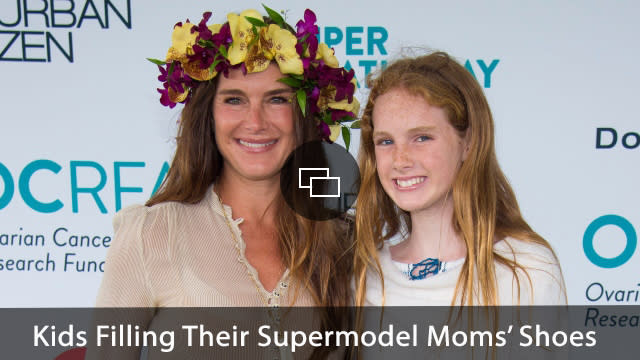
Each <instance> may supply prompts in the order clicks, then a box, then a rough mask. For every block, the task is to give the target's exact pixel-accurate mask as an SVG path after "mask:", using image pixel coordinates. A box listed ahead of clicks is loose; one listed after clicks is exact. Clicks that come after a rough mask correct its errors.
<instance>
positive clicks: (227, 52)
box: [97, 7, 359, 323]
mask: <svg viewBox="0 0 640 360" xmlns="http://www.w3.org/2000/svg"><path fill="white" fill-rule="evenodd" d="M265 9H266V10H267V13H268V16H264V17H263V16H262V15H261V14H260V13H259V12H258V11H256V10H246V11H243V12H242V13H240V14H236V13H231V14H228V15H227V20H228V21H227V22H225V23H224V24H214V25H207V22H208V20H209V18H210V16H211V13H205V14H204V17H203V19H202V21H200V22H199V23H198V24H193V23H190V22H188V21H187V22H184V23H178V24H176V25H175V26H174V29H173V36H172V40H173V41H172V46H171V47H170V48H169V51H168V53H167V57H166V60H164V61H158V60H152V61H153V62H155V63H156V64H158V66H159V68H160V71H161V75H160V77H159V79H160V80H161V81H162V82H163V87H162V88H160V89H158V91H159V92H160V94H161V99H160V101H161V103H162V104H163V105H166V106H170V107H174V106H175V105H176V103H184V104H185V106H184V109H183V110H182V114H181V117H180V122H179V133H178V136H177V149H176V153H175V157H174V159H173V162H172V165H171V168H170V170H169V172H168V175H167V178H166V179H165V181H164V183H163V184H162V186H161V188H160V189H159V191H158V192H157V193H156V194H155V195H154V196H153V197H152V198H151V199H150V200H149V201H148V202H147V203H146V206H133V207H129V208H127V209H125V210H123V211H121V212H120V213H118V214H117V215H116V217H115V219H114V228H115V240H114V242H113V245H112V246H111V248H110V250H109V252H108V254H107V260H106V270H105V274H104V278H103V281H102V285H101V287H100V291H99V295H98V301H97V304H98V306H100V307H123V306H124V307H149V308H151V307H194V306H195V307H211V306H216V307H218V306H221V307H278V306H323V307H324V306H326V307H340V306H347V305H349V304H351V302H352V299H351V292H350V276H351V269H352V256H351V255H350V254H351V253H350V244H349V241H348V238H349V237H348V234H347V231H346V230H347V229H346V226H344V225H345V224H344V223H343V222H341V221H340V220H334V221H313V220H309V219H306V218H304V217H302V216H300V215H297V214H296V213H295V212H294V211H293V210H291V209H290V208H289V207H288V206H287V205H286V204H285V202H284V201H283V198H282V195H281V194H280V187H279V182H280V170H281V168H282V167H283V164H284V163H285V161H286V160H287V157H288V156H289V154H290V153H291V152H292V151H293V150H294V149H295V148H296V147H297V146H298V145H301V144H302V143H305V142H308V141H312V140H320V139H326V140H329V138H330V137H331V134H332V133H334V134H337V133H339V131H335V129H338V130H340V128H345V127H347V125H345V123H346V122H348V121H351V120H353V119H354V117H355V115H356V114H357V112H358V106H359V105H358V102H357V100H356V99H355V98H354V97H353V93H354V91H355V79H354V78H353V75H354V73H353V70H351V71H347V70H345V69H344V68H342V67H339V65H338V61H337V59H336V58H335V56H334V55H333V50H332V49H329V48H328V47H327V45H326V44H324V43H321V44H318V40H317V37H316V35H317V33H318V27H317V26H316V25H315V21H316V19H315V15H314V13H313V12H312V11H311V10H306V12H305V14H304V19H303V20H300V21H299V22H298V23H297V31H294V30H293V28H292V27H291V26H290V25H288V24H287V23H286V22H285V21H284V19H283V18H282V17H281V16H280V14H278V13H277V12H275V11H273V10H271V9H269V8H267V7H265ZM331 139H333V138H332V137H331ZM337 314H338V313H336V312H329V311H327V312H326V313H325V314H323V321H324V322H325V323H326V322H332V321H336V320H339V319H337V318H336V317H337V316H338V315H337ZM149 321H150V320H149Z"/></svg>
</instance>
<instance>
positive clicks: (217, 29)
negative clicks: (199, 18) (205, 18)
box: [207, 24, 222, 35]
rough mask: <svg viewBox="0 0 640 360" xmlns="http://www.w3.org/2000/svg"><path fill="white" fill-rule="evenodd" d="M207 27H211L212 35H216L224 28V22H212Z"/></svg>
mask: <svg viewBox="0 0 640 360" xmlns="http://www.w3.org/2000/svg"><path fill="white" fill-rule="evenodd" d="M207 27H208V28H209V31H211V35H215V34H217V33H219V32H220V29H221V28H222V24H211V25H209V26H207Z"/></svg>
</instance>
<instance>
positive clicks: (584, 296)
mask: <svg viewBox="0 0 640 360" xmlns="http://www.w3.org/2000/svg"><path fill="white" fill-rule="evenodd" d="M266 5H267V6H269V7H271V8H273V9H277V10H283V12H284V14H285V15H286V19H287V21H288V22H289V23H291V24H293V25H295V22H297V20H298V19H300V18H302V17H303V14H304V10H305V8H306V7H305V6H303V5H301V3H300V4H293V3H292V2H287V1H282V0H272V1H271V2H269V3H266ZM247 8H255V9H257V10H259V11H261V12H262V13H264V11H263V10H262V6H261V3H260V2H255V1H246V0H237V1H233V2H215V1H209V2H203V1H199V0H198V1H196V0H184V1H175V0H174V1H168V0H4V1H2V2H1V3H0V69H1V72H0V74H1V77H2V87H0V99H2V100H1V101H2V107H1V108H0V114H1V119H2V120H1V121H2V130H1V131H0V293H1V294H2V296H0V307H88V306H92V305H93V304H94V301H95V296H96V292H97V289H98V286H99V284H100V280H101V277H102V273H103V269H104V258H105V254H106V251H107V250H108V248H109V246H110V245H111V242H112V240H113V239H112V237H113V229H112V227H111V220H112V218H113V216H114V214H115V213H116V212H117V211H118V210H120V209H122V208H123V207H126V206H128V205H131V204H135V203H143V202H144V201H145V200H146V199H148V198H149V197H150V196H151V194H152V193H153V192H154V191H155V190H156V189H157V187H158V186H159V184H160V183H161V181H162V179H163V178H164V176H165V175H166V172H167V170H168V167H169V164H170V162H171V158H172V155H173V152H174V150H175V140H174V138H175V134H176V128H177V127H176V125H177V121H178V118H179V113H180V110H181V109H182V105H179V106H177V107H175V108H174V109H169V108H166V107H163V106H162V105H161V104H160V102H159V98H160V94H159V93H158V92H157V90H156V89H157V88H158V87H160V86H161V84H160V82H159V81H158V80H157V77H158V75H159V71H158V68H157V66H155V65H154V64H152V63H150V62H149V61H147V60H146V58H164V56H165V54H166V51H167V49H168V47H169V46H170V43H171V32H172V29H173V25H174V24H175V23H177V22H180V21H184V20H186V19H187V18H188V19H190V20H191V22H198V21H199V20H200V19H201V17H202V13H203V12H205V11H212V12H213V15H212V19H211V20H210V23H221V22H224V21H225V20H226V14H227V13H229V12H232V11H233V12H239V11H241V10H244V9H247ZM313 11H314V12H315V13H316V15H317V18H318V24H319V25H320V34H319V37H320V40H321V41H323V42H326V43H327V44H328V45H329V46H330V47H332V48H334V50H335V54H336V56H337V57H338V59H339V60H340V62H341V63H343V64H346V67H347V68H352V69H354V70H355V73H356V77H357V79H358V82H359V89H358V91H357V97H358V99H359V100H360V102H361V103H362V104H363V105H364V104H365V103H366V98H367V88H366V86H365V77H366V75H367V74H369V73H370V72H372V71H376V70H377V69H380V68H382V67H384V66H385V65H386V64H388V63H389V62H391V61H393V60H394V59H398V58H401V57H403V56H406V55H419V54H424V53H428V52H431V51H434V50H443V51H447V52H449V53H450V54H451V55H452V56H454V57H455V58H456V59H457V60H459V61H460V62H461V63H462V64H464V66H465V67H466V68H467V69H468V70H469V72H471V73H472V74H473V75H474V76H475V78H476V79H477V80H478V82H479V83H480V84H481V85H482V86H483V88H484V90H485V93H486V95H487V98H488V100H489V103H490V105H491V108H492V110H493V115H494V119H495V124H496V144H497V150H498V157H499V161H500V164H501V166H502V168H503V170H504V172H505V173H506V174H507V177H508V178H509V180H510V181H511V184H512V185H513V187H514V190H515V192H516V195H517V197H518V200H519V203H520V206H521V210H522V212H523V214H524V216H525V219H526V220H527V221H528V222H529V224H530V225H531V226H532V227H533V228H534V229H535V230H536V231H537V232H538V233H540V234H541V235H542V236H543V237H544V238H546V239H547V240H548V241H549V242H550V243H551V245H552V246H553V248H554V250H555V251H556V253H557V255H558V257H559V259H560V262H561V265H562V268H563V271H564V276H565V279H566V284H567V289H568V296H569V303H570V304H574V305H639V304H640V295H639V294H640V277H639V276H638V274H640V253H638V250H637V242H638V241H637V231H638V230H639V229H640V211H639V210H638V204H639V203H640V192H639V191H638V190H637V185H636V184H637V183H636V182H637V181H638V180H639V179H640V167H638V166H637V164H638V160H639V158H640V126H639V125H638V124H639V123H640V122H638V121H637V119H636V120H634V119H635V118H636V117H637V114H636V113H635V112H633V111H632V109H631V108H632V107H633V106H631V105H630V104H634V103H635V102H636V101H637V99H636V98H635V96H636V95H637V94H639V93H640V89H639V88H640V85H639V84H640V67H638V66H637V64H636V59H638V58H640V48H639V47H638V46H637V45H634V44H637V39H636V37H637V36H636V35H637V34H639V33H640V22H638V21H637V19H638V18H639V17H640V6H638V4H637V3H636V2H634V1H619V2H616V3H615V4H611V3H607V2H603V1H581V2H580V3H579V4H577V3H575V2H570V1H554V2H528V3H527V4H524V3H522V2H505V1H482V2H477V1H456V2H445V1H435V0H420V1H418V0H399V1H396V2H393V3H385V4H380V5H378V4H376V3H375V2H371V1H363V0H354V1H349V2H345V1H338V0H327V1H321V2H317V3H314V4H313ZM358 146H359V132H358V130H355V131H353V139H352V144H351V152H352V153H353V154H354V155H356V154H357V151H358ZM634 164H636V165H634Z"/></svg>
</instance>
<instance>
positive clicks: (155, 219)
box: [97, 187, 314, 307]
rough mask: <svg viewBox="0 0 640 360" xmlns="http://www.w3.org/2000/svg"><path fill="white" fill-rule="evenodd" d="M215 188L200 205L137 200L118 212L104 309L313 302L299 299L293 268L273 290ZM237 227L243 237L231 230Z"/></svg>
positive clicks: (303, 294)
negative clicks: (252, 260)
mask: <svg viewBox="0 0 640 360" xmlns="http://www.w3.org/2000/svg"><path fill="white" fill-rule="evenodd" d="M224 206H225V211H226V214H227V216H228V217H229V220H230V224H231V230H230V229H229V226H227V223H226V221H225V217H224V216H225V215H224V212H223V209H222V206H221V203H220V201H219V200H218V197H217V196H216V195H215V193H214V192H213V188H212V187H211V188H210V189H209V190H208V191H207V194H206V195H205V197H204V198H203V199H202V201H200V202H199V203H197V204H182V203H178V202H165V203H161V204H157V205H154V206H151V207H146V206H142V205H134V206H131V207H128V208H126V209H123V210H122V211H120V212H118V213H117V214H116V216H115V217H114V220H113V226H114V230H115V236H114V241H113V242H112V245H111V247H110V248H109V251H108V252H107V257H106V264H105V266H106V268H105V273H104V276H103V278H102V284H101V286H100V290H99V292H98V299H97V306H99V307H193V306H197V307H211V306H216V307H217V306H242V307H250V306H265V305H266V304H265V300H266V301H267V302H268V304H269V305H270V306H276V305H280V306H289V305H296V306H313V305H314V302H313V299H312V297H311V295H310V294H309V293H308V291H306V290H305V289H303V288H301V289H300V294H299V296H298V297H297V300H296V302H295V304H291V303H290V302H291V301H292V299H293V295H294V291H288V290H289V287H290V286H289V283H288V279H289V276H288V271H285V273H284V274H283V276H282V278H281V280H280V281H278V285H277V286H276V287H275V289H273V291H271V292H269V291H267V290H265V289H264V287H262V284H260V283H259V282H258V284H260V285H259V287H258V286H257V284H256V283H255V282H254V281H253V280H252V279H251V276H254V277H255V278H256V279H257V278H258V274H257V272H256V270H255V268H253V266H251V264H249V262H248V261H247V259H246V257H245V256H244V251H245V243H244V241H243V240H242V233H241V231H240V228H239V227H238V225H239V224H240V223H242V221H243V219H242V218H238V219H233V218H232V215H231V214H232V210H231V208H230V207H229V206H227V205H224ZM231 231H234V232H235V234H236V238H237V239H238V241H239V243H237V244H236V242H235V240H234V239H233V237H232V236H231Z"/></svg>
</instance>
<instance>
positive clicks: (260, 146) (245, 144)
mask: <svg viewBox="0 0 640 360" xmlns="http://www.w3.org/2000/svg"><path fill="white" fill-rule="evenodd" d="M275 143H276V141H275V140H273V141H269V142H268V143H264V144H255V143H250V142H246V141H244V140H240V144H241V145H243V146H247V147H250V148H254V149H258V148H263V147H267V146H269V145H273V144H275Z"/></svg>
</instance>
